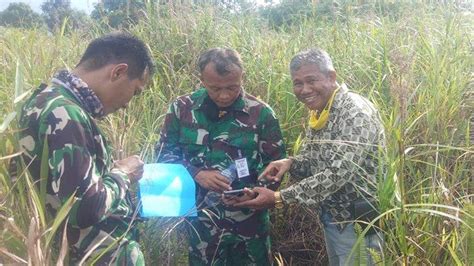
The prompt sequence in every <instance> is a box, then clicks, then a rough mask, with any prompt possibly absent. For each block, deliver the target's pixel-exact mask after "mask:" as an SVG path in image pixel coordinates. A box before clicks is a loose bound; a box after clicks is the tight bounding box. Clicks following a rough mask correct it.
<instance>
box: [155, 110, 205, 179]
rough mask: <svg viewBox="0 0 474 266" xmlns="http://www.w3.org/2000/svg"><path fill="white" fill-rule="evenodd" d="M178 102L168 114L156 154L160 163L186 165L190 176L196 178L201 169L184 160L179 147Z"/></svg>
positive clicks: (156, 147)
mask: <svg viewBox="0 0 474 266" xmlns="http://www.w3.org/2000/svg"><path fill="white" fill-rule="evenodd" d="M177 104H178V103H177V101H175V102H173V103H172V104H171V105H170V106H169V108H168V112H167V113H166V117H165V122H164V123H163V127H162V128H161V132H160V141H159V142H158V144H157V145H156V146H155V154H156V158H157V162H159V163H179V164H182V165H184V167H186V169H187V170H188V172H189V174H190V175H191V176H192V177H194V176H196V174H197V173H198V172H199V170H200V168H198V167H195V166H193V165H191V164H190V163H189V162H187V161H186V160H185V159H184V156H183V151H182V148H181V146H180V145H179V129H180V122H179V119H178V115H179V114H178V113H177V112H179V109H178V107H177Z"/></svg>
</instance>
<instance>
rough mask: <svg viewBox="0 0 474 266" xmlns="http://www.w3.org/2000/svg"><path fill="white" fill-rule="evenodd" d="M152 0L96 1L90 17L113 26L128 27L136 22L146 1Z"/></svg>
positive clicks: (150, 0)
mask: <svg viewBox="0 0 474 266" xmlns="http://www.w3.org/2000/svg"><path fill="white" fill-rule="evenodd" d="M148 2H150V3H153V2H156V1H152V0H102V1H100V2H99V3H97V4H96V5H95V7H94V10H93V11H92V14H91V17H92V18H93V19H94V20H97V21H99V22H101V23H104V24H106V25H108V26H110V27H113V28H120V27H128V26H130V25H132V24H135V23H137V22H138V20H139V19H140V17H141V16H142V12H143V11H142V10H144V9H145V7H146V3H148Z"/></svg>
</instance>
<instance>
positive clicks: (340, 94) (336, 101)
mask: <svg viewBox="0 0 474 266" xmlns="http://www.w3.org/2000/svg"><path fill="white" fill-rule="evenodd" d="M337 87H338V88H339V90H338V91H337V93H336V95H335V96H334V101H333V103H332V106H331V109H330V112H332V111H333V110H335V109H338V108H339V105H340V104H341V102H342V99H343V98H344V97H345V95H346V94H347V93H348V92H349V89H348V88H347V86H346V84H345V83H342V84H338V85H337Z"/></svg>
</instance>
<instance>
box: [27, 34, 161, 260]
mask: <svg viewBox="0 0 474 266" xmlns="http://www.w3.org/2000/svg"><path fill="white" fill-rule="evenodd" d="M152 70H153V64H152V61H151V57H150V55H149V53H148V50H147V49H146V46H145V44H144V43H143V42H142V41H140V40H139V39H137V38H136V37H133V36H131V35H128V34H124V33H114V34H110V35H106V36H104V37H101V38H98V39H95V40H93V41H92V42H91V43H90V44H89V46H88V47H87V49H86V51H85V53H84V55H83V56H82V59H81V60H80V62H79V64H78V65H77V66H76V68H75V69H74V70H72V71H71V72H69V71H67V70H62V71H59V72H58V73H56V74H55V76H54V78H53V79H52V80H51V83H50V85H49V86H47V85H42V86H40V88H38V89H37V90H36V91H34V93H33V95H32V96H31V97H30V98H29V99H28V100H27V102H26V103H25V104H24V106H23V109H22V114H21V117H20V127H21V128H23V130H22V131H20V133H19V140H20V145H21V147H22V149H23V158H24V159H25V161H26V163H27V164H30V163H31V165H30V166H29V168H28V169H29V171H30V173H31V174H32V176H33V178H34V179H35V180H39V181H40V183H41V182H44V180H40V170H41V169H42V167H44V166H47V170H48V179H47V184H46V187H47V195H46V203H47V207H48V209H50V210H51V211H52V213H53V214H54V213H55V212H56V211H57V210H58V209H59V208H61V206H62V204H64V203H65V201H67V200H68V199H69V198H70V197H71V196H74V197H75V199H76V201H75V203H74V205H73V207H72V209H71V211H70V212H69V218H68V224H67V239H68V242H69V245H70V248H71V255H70V257H71V260H72V263H74V264H76V263H79V262H80V261H81V260H84V259H86V255H87V254H88V253H89V252H91V251H92V252H91V253H90V254H89V258H92V257H95V256H97V255H98V254H101V253H102V252H103V251H104V250H105V249H106V248H110V251H109V252H107V254H106V255H105V256H103V257H101V258H100V259H99V260H98V264H116V265H125V264H126V265H143V264H144V260H143V254H142V253H141V251H140V249H139V245H138V243H137V242H136V241H137V230H136V229H135V228H134V226H133V225H134V224H133V222H132V221H133V219H134V214H135V213H134V212H135V210H134V207H133V206H132V202H131V200H130V194H129V187H130V185H131V184H132V183H135V182H137V181H138V180H139V179H140V178H141V176H142V173H143V162H142V161H141V160H140V159H139V158H138V156H132V157H129V158H126V159H123V160H120V161H116V162H115V163H112V158H111V150H110V147H109V146H108V144H107V141H106V139H105V136H104V135H103V134H102V133H101V131H100V129H99V127H98V126H97V124H96V122H95V119H100V118H102V117H104V116H105V115H107V114H110V113H112V112H115V111H117V110H118V109H120V108H122V107H125V106H126V105H127V103H128V102H129V101H130V100H131V99H132V97H133V96H134V95H137V94H139V93H140V92H141V91H142V90H143V88H144V86H145V84H146V83H147V82H148V80H149V77H150V75H151V72H152ZM44 154H46V156H47V157H45V156H44Z"/></svg>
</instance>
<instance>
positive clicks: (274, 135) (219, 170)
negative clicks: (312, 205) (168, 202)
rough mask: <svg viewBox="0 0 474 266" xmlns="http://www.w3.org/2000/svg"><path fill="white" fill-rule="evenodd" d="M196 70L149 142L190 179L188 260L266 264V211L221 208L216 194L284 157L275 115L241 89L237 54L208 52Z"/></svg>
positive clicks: (251, 182)
mask: <svg viewBox="0 0 474 266" xmlns="http://www.w3.org/2000/svg"><path fill="white" fill-rule="evenodd" d="M198 68H199V72H200V75H201V77H200V78H201V83H202V87H201V88H199V89H198V90H196V91H195V92H193V93H191V94H188V95H184V96H181V97H178V99H177V100H175V101H174V102H173V103H172V104H171V105H170V107H169V110H168V113H167V115H166V118H165V122H164V125H163V128H162V131H161V138H160V142H159V143H158V145H157V146H156V154H157V157H158V161H159V162H167V163H180V164H183V165H184V166H185V167H186V168H187V169H188V171H189V172H190V173H191V175H192V177H193V178H194V181H195V182H196V184H197V192H196V198H197V200H196V202H197V204H198V218H197V219H193V220H191V223H190V224H191V225H190V226H189V229H190V230H189V234H190V236H189V237H190V240H189V242H190V246H189V263H190V264H191V265H270V264H271V258H270V239H269V236H268V227H269V216H268V212H267V211H266V210H260V211H255V210H249V209H246V208H234V207H229V206H225V205H224V204H222V201H221V198H220V194H221V193H222V192H224V191H226V190H229V189H239V188H243V187H253V186H255V185H256V184H257V177H258V175H259V174H260V173H261V171H262V170H263V169H264V168H265V167H266V166H267V165H268V163H269V162H271V161H273V160H278V159H282V158H285V156H286V153H285V148H284V145H283V140H282V136H281V131H280V126H279V123H278V120H277V118H276V117H275V114H274V112H273V110H272V109H271V108H270V107H269V106H268V105H267V104H265V103H263V102H262V101H260V100H258V99H257V98H255V97H253V96H252V95H250V94H248V93H246V92H245V91H244V90H243V88H242V79H243V73H244V70H243V66H242V61H241V59H240V56H239V54H238V53H237V52H236V51H234V50H231V49H223V48H214V49H210V50H208V51H206V52H205V53H203V54H202V55H201V56H200V58H199V60H198ZM226 176H227V177H226ZM271 188H273V189H276V188H277V186H273V187H271Z"/></svg>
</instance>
